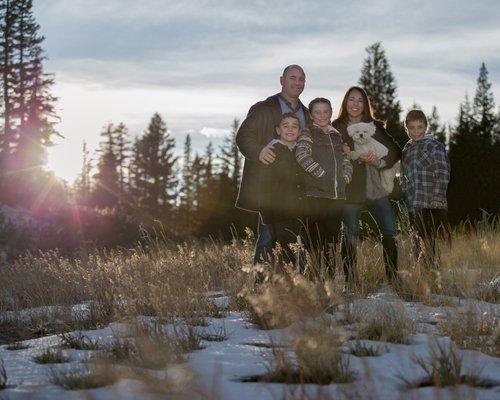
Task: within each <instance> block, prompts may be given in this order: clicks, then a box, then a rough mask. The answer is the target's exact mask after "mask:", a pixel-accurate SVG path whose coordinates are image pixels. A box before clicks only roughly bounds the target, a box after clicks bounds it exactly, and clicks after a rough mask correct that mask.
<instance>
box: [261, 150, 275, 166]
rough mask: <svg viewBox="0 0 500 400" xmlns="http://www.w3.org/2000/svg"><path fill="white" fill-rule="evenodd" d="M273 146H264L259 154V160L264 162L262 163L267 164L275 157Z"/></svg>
mask: <svg viewBox="0 0 500 400" xmlns="http://www.w3.org/2000/svg"><path fill="white" fill-rule="evenodd" d="M273 149H274V147H273V146H269V145H267V146H265V147H264V148H263V149H262V150H261V151H260V154H259V161H260V162H261V163H262V164H264V165H269V164H272V163H273V162H274V160H275V159H276V154H274V151H273Z"/></svg>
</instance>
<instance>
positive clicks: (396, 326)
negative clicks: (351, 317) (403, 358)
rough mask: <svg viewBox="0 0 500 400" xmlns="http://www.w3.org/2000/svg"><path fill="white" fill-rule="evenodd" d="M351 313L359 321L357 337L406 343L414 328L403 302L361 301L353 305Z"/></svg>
mask: <svg viewBox="0 0 500 400" xmlns="http://www.w3.org/2000/svg"><path fill="white" fill-rule="evenodd" d="M375 305H376V307H375ZM353 313H354V314H355V316H356V319H357V320H358V321H361V322H360V325H359V330H358V339H366V340H377V341H382V342H390V343H400V344H408V343H409V342H410V338H411V336H412V335H413V334H414V333H415V330H416V328H415V324H414V323H413V321H412V320H411V319H410V318H409V317H408V314H407V312H406V308H405V306H404V304H403V303H399V302H387V301H379V302H378V303H371V304H366V305H365V304H363V303H361V304H359V305H357V306H356V307H355V309H354V312H353Z"/></svg>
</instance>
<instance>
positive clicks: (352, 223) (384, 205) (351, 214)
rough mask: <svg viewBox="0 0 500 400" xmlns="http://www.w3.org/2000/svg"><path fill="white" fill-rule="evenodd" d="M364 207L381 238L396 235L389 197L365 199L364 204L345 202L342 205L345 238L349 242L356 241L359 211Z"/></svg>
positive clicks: (394, 219)
mask: <svg viewBox="0 0 500 400" xmlns="http://www.w3.org/2000/svg"><path fill="white" fill-rule="evenodd" d="M364 207H366V209H367V210H368V211H369V212H370V214H371V215H372V217H373V219H374V220H375V222H376V223H377V226H378V229H379V231H380V234H381V235H382V238H389V237H392V238H393V237H394V236H396V218H395V217H394V212H393V211H392V208H391V202H390V200H389V198H388V197H382V198H380V199H376V200H369V199H367V200H366V202H365V203H364V204H363V203H361V204H355V203H345V205H344V225H345V229H346V236H347V240H348V241H349V242H350V243H353V244H354V243H356V242H357V239H358V235H359V213H360V211H361V209H362V208H364Z"/></svg>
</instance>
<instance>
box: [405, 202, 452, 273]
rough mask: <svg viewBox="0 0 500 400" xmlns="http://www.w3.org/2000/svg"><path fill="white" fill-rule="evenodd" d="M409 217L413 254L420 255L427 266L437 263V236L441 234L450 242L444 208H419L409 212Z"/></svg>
mask: <svg viewBox="0 0 500 400" xmlns="http://www.w3.org/2000/svg"><path fill="white" fill-rule="evenodd" d="M409 217H410V225H411V227H412V228H413V230H414V234H415V237H414V240H413V250H414V252H415V256H416V257H418V258H421V257H422V258H423V261H424V262H425V263H426V264H427V265H429V266H437V265H438V264H439V251H438V247H437V243H436V239H437V236H438V235H439V234H443V235H444V236H445V239H446V241H447V243H448V244H450V243H451V236H450V231H449V226H448V219H447V212H446V210H441V209H437V208H419V209H416V210H415V211H414V212H411V213H410V215H409Z"/></svg>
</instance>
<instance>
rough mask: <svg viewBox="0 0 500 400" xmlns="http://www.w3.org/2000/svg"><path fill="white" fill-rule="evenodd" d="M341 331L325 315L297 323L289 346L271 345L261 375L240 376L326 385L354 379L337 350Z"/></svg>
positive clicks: (244, 379)
mask: <svg viewBox="0 0 500 400" xmlns="http://www.w3.org/2000/svg"><path fill="white" fill-rule="evenodd" d="M344 339H345V338H344V336H343V333H342V331H340V330H338V328H337V327H335V326H334V325H332V324H331V323H330V322H329V321H326V320H324V319H316V320H310V321H308V322H307V323H304V324H297V326H296V327H295V329H293V333H292V338H291V349H287V348H286V347H283V346H273V347H271V350H272V357H273V358H272V360H271V362H269V364H268V371H267V373H266V374H264V375H254V376H249V377H244V378H242V381H243V382H279V383H289V384H292V383H295V384H298V383H312V384H319V385H329V384H331V383H347V382H351V381H353V380H354V372H353V371H352V370H351V368H350V366H349V358H348V356H346V355H345V354H342V352H341V351H340V346H341V344H342V341H343V340H344Z"/></svg>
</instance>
